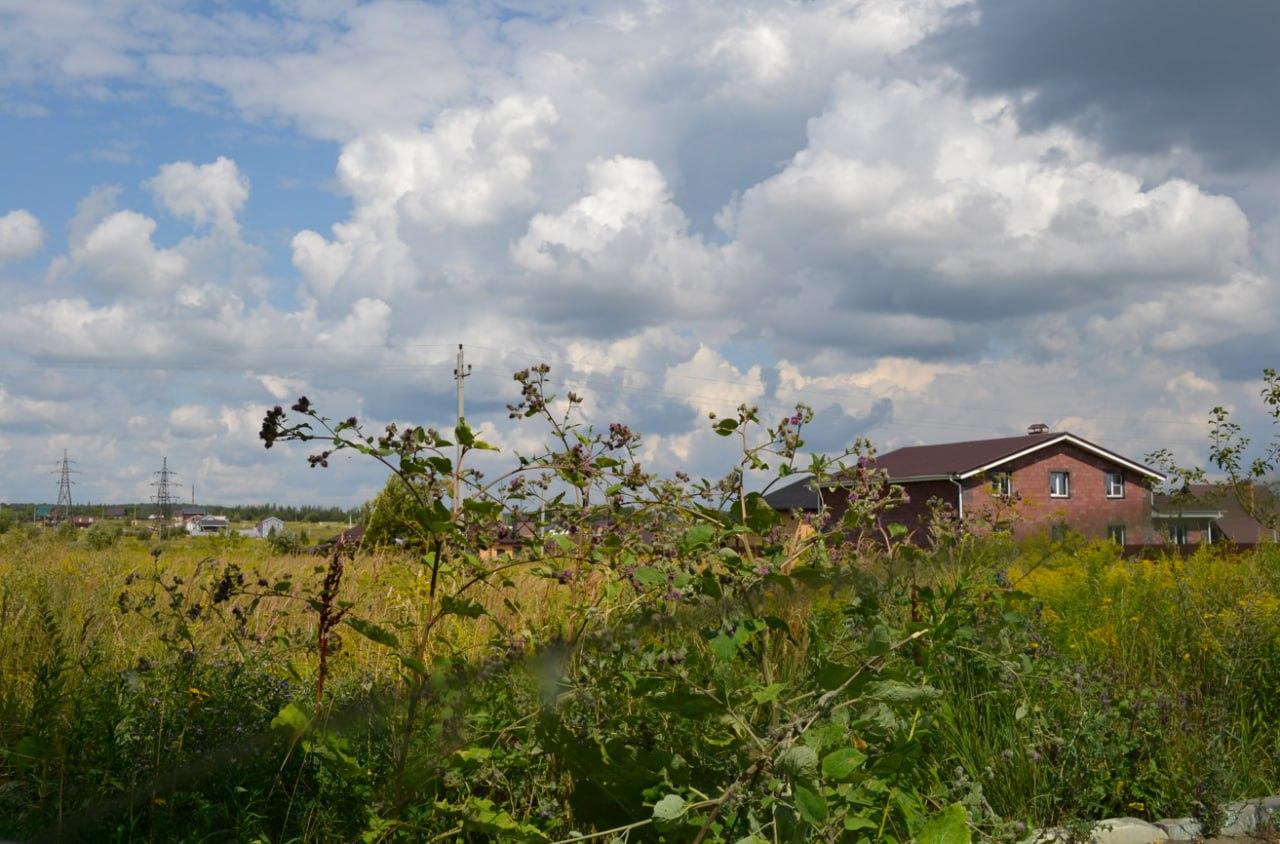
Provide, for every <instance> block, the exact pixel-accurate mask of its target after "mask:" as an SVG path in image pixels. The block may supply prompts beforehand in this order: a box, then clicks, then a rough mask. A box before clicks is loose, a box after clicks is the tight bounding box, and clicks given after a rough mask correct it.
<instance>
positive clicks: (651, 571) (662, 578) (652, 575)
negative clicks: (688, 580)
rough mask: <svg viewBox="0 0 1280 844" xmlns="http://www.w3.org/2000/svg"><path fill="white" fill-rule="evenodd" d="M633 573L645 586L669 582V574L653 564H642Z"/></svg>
mask: <svg viewBox="0 0 1280 844" xmlns="http://www.w3.org/2000/svg"><path fill="white" fill-rule="evenodd" d="M632 574H634V575H635V578H636V580H638V581H640V583H641V584H643V585H645V586H657V585H658V584H660V583H666V582H667V576H666V575H665V574H663V573H662V572H661V571H660V570H658V569H656V568H654V567H653V566H641V567H640V568H638V569H636V570H635V571H634V572H632Z"/></svg>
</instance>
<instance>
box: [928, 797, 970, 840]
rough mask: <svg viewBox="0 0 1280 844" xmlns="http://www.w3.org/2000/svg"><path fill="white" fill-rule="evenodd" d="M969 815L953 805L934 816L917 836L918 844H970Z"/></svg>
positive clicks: (958, 805)
mask: <svg viewBox="0 0 1280 844" xmlns="http://www.w3.org/2000/svg"><path fill="white" fill-rule="evenodd" d="M970 840H971V838H970V833H969V813H968V812H966V811H965V808H964V806H961V805H960V804H959V803H953V804H951V805H950V806H948V807H947V808H946V809H945V810H943V811H942V812H940V813H939V814H936V815H934V816H933V817H932V818H930V819H929V820H928V821H926V822H925V825H924V826H922V827H920V832H919V833H917V834H916V844H969V842H970Z"/></svg>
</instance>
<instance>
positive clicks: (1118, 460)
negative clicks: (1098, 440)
mask: <svg viewBox="0 0 1280 844" xmlns="http://www.w3.org/2000/svg"><path fill="white" fill-rule="evenodd" d="M1061 442H1069V443H1071V444H1072V445H1074V446H1075V447H1076V448H1080V449H1083V450H1085V451H1087V452H1089V453H1091V454H1096V455H1097V456H1099V457H1101V458H1103V459H1104V460H1109V461H1110V462H1112V463H1115V464H1116V465H1118V466H1124V467H1126V468H1128V469H1132V470H1133V471H1135V472H1137V473H1138V474H1140V475H1146V476H1147V477H1149V478H1153V479H1154V480H1157V481H1160V482H1162V483H1163V482H1164V481H1166V480H1168V478H1167V477H1166V476H1164V475H1162V474H1161V473H1159V472H1157V471H1155V470H1154V469H1149V468H1147V467H1146V466H1143V465H1142V464H1141V463H1134V462H1133V461H1132V460H1128V459H1126V458H1124V457H1121V456H1120V455H1118V454H1116V453H1115V452H1111V451H1107V450H1106V449H1105V448H1102V447H1101V446H1096V445H1094V444H1093V443H1091V442H1089V441H1088V440H1082V439H1080V438H1079V437H1077V436H1075V435H1074V434H1059V435H1058V436H1056V437H1050V438H1048V439H1046V440H1045V441H1044V442H1041V443H1036V444H1035V445H1033V446H1030V447H1028V448H1024V449H1021V450H1019V451H1015V452H1013V453H1012V454H1006V455H1004V456H1003V457H999V458H996V459H995V460H992V461H989V462H987V463H984V464H983V465H981V466H976V467H974V468H972V469H966V470H964V471H963V472H959V473H957V475H958V477H959V478H960V479H961V480H967V479H969V478H972V477H974V476H975V475H981V474H982V473H983V472H986V471H989V470H991V469H994V468H996V467H997V466H1002V465H1004V464H1005V463H1008V462H1009V461H1010V460H1017V459H1018V458H1019V457H1026V456H1027V455H1028V454H1035V453H1036V452H1037V451H1040V450H1041V449H1043V448H1048V447H1049V446H1051V445H1057V444H1058V443H1061Z"/></svg>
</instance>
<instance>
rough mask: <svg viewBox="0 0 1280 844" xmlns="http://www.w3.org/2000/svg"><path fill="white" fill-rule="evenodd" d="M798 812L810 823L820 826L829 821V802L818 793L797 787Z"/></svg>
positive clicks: (800, 786)
mask: <svg viewBox="0 0 1280 844" xmlns="http://www.w3.org/2000/svg"><path fill="white" fill-rule="evenodd" d="M796 811H797V812H799V813H800V817H802V818H804V819H805V820H806V821H808V822H809V823H811V824H813V825H814V826H819V825H821V823H822V822H823V821H825V820H826V819H827V800H826V798H825V797H823V796H822V795H821V794H819V793H818V792H816V791H810V790H809V789H807V788H805V787H804V786H803V785H797V786H796Z"/></svg>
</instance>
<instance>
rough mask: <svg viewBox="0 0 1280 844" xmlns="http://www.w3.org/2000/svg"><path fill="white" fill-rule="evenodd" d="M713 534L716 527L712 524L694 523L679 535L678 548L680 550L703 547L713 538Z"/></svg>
mask: <svg viewBox="0 0 1280 844" xmlns="http://www.w3.org/2000/svg"><path fill="white" fill-rule="evenodd" d="M715 535H716V529H715V526H714V525H708V524H700V525H694V526H693V527H691V528H689V529H688V530H687V531H685V534H684V536H682V537H680V549H681V550H682V551H693V550H694V549H696V548H701V547H704V546H706V545H707V544H709V543H710V542H711V540H712V539H714V538H715Z"/></svg>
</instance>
